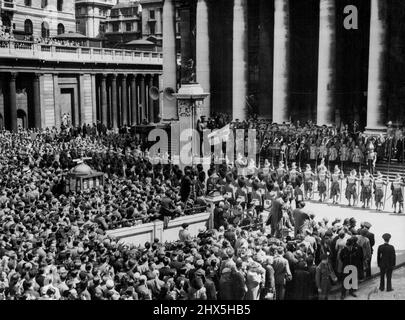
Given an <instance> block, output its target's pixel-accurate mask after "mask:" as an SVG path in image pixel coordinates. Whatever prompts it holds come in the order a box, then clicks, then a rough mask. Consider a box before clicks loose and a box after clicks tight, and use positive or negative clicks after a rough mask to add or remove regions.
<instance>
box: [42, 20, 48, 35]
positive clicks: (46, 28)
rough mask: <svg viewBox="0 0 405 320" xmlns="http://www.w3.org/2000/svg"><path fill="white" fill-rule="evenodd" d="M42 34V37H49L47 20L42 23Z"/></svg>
mask: <svg viewBox="0 0 405 320" xmlns="http://www.w3.org/2000/svg"><path fill="white" fill-rule="evenodd" d="M41 36H42V38H49V24H48V23H47V22H45V21H44V22H42V25H41Z"/></svg>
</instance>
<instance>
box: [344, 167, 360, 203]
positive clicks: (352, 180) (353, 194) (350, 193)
mask: <svg viewBox="0 0 405 320" xmlns="http://www.w3.org/2000/svg"><path fill="white" fill-rule="evenodd" d="M356 175H357V172H356V170H355V169H353V170H352V171H350V175H349V176H348V177H347V186H346V199H347V200H348V201H349V207H351V203H350V200H351V198H353V206H355V205H356V200H357V189H356V184H357V182H358V181H359V178H357V176H356Z"/></svg>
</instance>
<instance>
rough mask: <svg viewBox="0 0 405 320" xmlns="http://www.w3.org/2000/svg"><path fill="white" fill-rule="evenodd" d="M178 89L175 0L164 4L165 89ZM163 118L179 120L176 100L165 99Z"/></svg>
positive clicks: (167, 0) (166, 0)
mask: <svg viewBox="0 0 405 320" xmlns="http://www.w3.org/2000/svg"><path fill="white" fill-rule="evenodd" d="M168 87H170V88H173V89H174V90H175V91H176V89H177V62H176V29H175V6H174V0H164V4H163V88H168ZM163 118H164V119H178V115H177V102H176V99H173V100H169V99H167V98H166V97H163Z"/></svg>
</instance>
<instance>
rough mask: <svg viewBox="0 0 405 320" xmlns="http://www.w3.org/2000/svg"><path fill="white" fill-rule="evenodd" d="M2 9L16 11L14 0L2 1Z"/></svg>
mask: <svg viewBox="0 0 405 320" xmlns="http://www.w3.org/2000/svg"><path fill="white" fill-rule="evenodd" d="M0 8H1V10H3V11H13V12H14V11H16V8H15V2H14V0H0Z"/></svg>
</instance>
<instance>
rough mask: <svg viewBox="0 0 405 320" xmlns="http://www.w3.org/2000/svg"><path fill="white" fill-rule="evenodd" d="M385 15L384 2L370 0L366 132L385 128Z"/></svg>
mask: <svg viewBox="0 0 405 320" xmlns="http://www.w3.org/2000/svg"><path fill="white" fill-rule="evenodd" d="M387 14H388V13H387V4H386V1H385V0H371V19H370V46H369V48H370V53H369V66H368V96H367V128H366V130H367V131H376V130H377V131H380V130H383V129H385V128H386V120H387V119H386V110H387V105H386V103H387V101H386V92H385V89H386V85H387V84H386V80H385V77H386V74H385V72H386V70H385V68H386V56H387V44H386V41H387V28H388V25H387Z"/></svg>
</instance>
